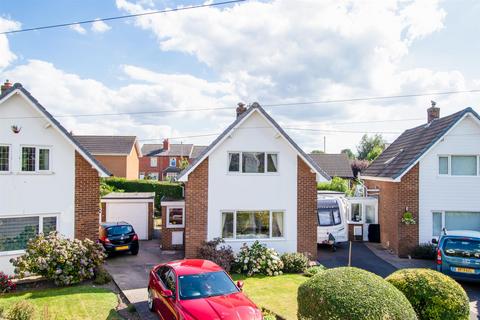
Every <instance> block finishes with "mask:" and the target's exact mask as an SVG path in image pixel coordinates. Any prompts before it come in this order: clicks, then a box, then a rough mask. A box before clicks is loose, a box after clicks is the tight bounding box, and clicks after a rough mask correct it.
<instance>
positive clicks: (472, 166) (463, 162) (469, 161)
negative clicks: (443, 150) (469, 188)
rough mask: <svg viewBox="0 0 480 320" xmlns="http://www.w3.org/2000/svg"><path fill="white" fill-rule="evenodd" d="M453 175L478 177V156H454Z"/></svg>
mask: <svg viewBox="0 0 480 320" xmlns="http://www.w3.org/2000/svg"><path fill="white" fill-rule="evenodd" d="M452 175H454V176H475V175H477V156H452Z"/></svg>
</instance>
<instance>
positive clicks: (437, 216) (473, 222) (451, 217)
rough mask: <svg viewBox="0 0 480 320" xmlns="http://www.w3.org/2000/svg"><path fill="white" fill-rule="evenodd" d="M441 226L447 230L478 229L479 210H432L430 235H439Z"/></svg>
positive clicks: (479, 223)
mask: <svg viewBox="0 0 480 320" xmlns="http://www.w3.org/2000/svg"><path fill="white" fill-rule="evenodd" d="M443 228H445V229H447V231H448V230H474V231H480V212H472V211H433V212H432V236H434V237H438V236H440V234H441V232H442V230H443Z"/></svg>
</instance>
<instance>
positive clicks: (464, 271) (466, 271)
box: [453, 268, 475, 273]
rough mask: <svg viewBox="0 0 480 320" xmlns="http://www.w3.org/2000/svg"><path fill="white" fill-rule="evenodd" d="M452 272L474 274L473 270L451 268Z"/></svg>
mask: <svg viewBox="0 0 480 320" xmlns="http://www.w3.org/2000/svg"><path fill="white" fill-rule="evenodd" d="M453 271H456V272H462V273H475V269H471V268H453Z"/></svg>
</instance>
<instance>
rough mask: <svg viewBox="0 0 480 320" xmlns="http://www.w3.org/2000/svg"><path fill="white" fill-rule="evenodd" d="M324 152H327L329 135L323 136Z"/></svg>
mask: <svg viewBox="0 0 480 320" xmlns="http://www.w3.org/2000/svg"><path fill="white" fill-rule="evenodd" d="M323 153H327V136H323Z"/></svg>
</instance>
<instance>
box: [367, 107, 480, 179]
mask: <svg viewBox="0 0 480 320" xmlns="http://www.w3.org/2000/svg"><path fill="white" fill-rule="evenodd" d="M467 113H470V114H472V115H473V116H474V117H476V118H477V119H479V120H480V117H479V115H478V114H477V113H476V112H475V111H474V110H473V109H472V108H466V109H464V110H461V111H459V112H456V113H454V114H451V115H449V116H446V117H443V118H439V119H435V120H433V121H432V122H431V123H429V124H423V125H421V126H418V127H415V128H412V129H409V130H406V131H405V132H403V133H402V134H401V135H400V136H399V137H398V138H397V139H396V140H395V141H394V142H393V143H392V144H391V145H390V146H388V148H387V149H385V150H384V151H383V153H382V154H381V155H380V156H379V157H378V158H377V159H375V161H373V162H372V163H371V164H370V166H368V168H367V169H365V170H364V171H363V172H362V176H364V177H365V176H366V177H382V178H391V179H396V178H398V177H399V176H401V175H402V174H403V173H404V172H405V171H406V170H407V169H408V168H410V166H412V165H413V164H414V163H415V162H416V161H417V160H418V159H419V158H420V157H421V156H422V155H423V154H424V153H425V152H426V151H427V150H429V149H430V147H431V146H432V145H434V144H435V143H436V142H437V141H438V140H439V139H440V138H441V137H443V136H444V135H445V133H446V132H447V131H448V130H449V129H450V128H452V127H453V126H454V125H455V124H456V123H457V122H458V121H459V120H460V119H461V118H462V117H463V116H464V115H465V114H467Z"/></svg>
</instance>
